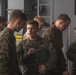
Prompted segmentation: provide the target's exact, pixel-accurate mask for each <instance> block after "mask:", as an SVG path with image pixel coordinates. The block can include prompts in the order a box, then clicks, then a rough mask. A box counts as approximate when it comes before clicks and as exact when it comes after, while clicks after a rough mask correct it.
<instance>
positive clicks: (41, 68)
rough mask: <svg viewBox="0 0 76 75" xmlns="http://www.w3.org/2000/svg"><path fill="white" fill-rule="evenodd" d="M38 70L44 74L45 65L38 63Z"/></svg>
mask: <svg viewBox="0 0 76 75" xmlns="http://www.w3.org/2000/svg"><path fill="white" fill-rule="evenodd" d="M38 71H39V73H40V74H45V72H46V67H45V65H40V66H39V67H38Z"/></svg>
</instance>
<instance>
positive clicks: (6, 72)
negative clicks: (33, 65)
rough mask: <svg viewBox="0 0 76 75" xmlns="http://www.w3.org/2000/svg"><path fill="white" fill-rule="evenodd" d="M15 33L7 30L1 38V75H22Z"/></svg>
mask: <svg viewBox="0 0 76 75" xmlns="http://www.w3.org/2000/svg"><path fill="white" fill-rule="evenodd" d="M17 63H18V62H17V57H16V44H15V37H14V35H13V32H12V31H11V30H10V29H8V28H6V30H5V31H4V33H3V35H2V36H1V37H0V75H21V72H20V70H19V68H18V64H17Z"/></svg>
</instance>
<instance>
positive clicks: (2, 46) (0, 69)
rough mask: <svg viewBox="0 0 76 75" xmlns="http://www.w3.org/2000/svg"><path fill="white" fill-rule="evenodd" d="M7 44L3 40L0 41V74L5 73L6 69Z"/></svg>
mask: <svg viewBox="0 0 76 75" xmlns="http://www.w3.org/2000/svg"><path fill="white" fill-rule="evenodd" d="M8 50H9V49H8V44H7V41H6V40H5V39H0V73H5V72H6V70H7V68H8Z"/></svg>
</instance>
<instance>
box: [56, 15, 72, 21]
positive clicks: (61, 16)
mask: <svg viewBox="0 0 76 75" xmlns="http://www.w3.org/2000/svg"><path fill="white" fill-rule="evenodd" d="M57 19H58V20H63V21H64V22H66V21H67V20H68V21H71V19H70V17H69V16H68V15H67V14H60V15H59V16H58V18H57Z"/></svg>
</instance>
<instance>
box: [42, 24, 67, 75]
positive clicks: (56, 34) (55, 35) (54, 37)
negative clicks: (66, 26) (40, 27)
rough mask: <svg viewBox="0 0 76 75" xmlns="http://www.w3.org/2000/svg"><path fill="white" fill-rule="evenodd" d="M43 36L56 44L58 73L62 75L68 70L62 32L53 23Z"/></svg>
mask: <svg viewBox="0 0 76 75" xmlns="http://www.w3.org/2000/svg"><path fill="white" fill-rule="evenodd" d="M42 37H43V38H45V39H47V40H48V41H49V42H52V43H53V44H54V47H55V49H56V52H57V57H58V59H57V61H58V62H57V68H56V70H57V73H58V75H62V73H63V72H64V71H65V70H66V62H65V58H64V55H63V52H62V47H63V42H62V32H61V31H59V30H58V29H57V28H56V27H55V25H52V26H50V27H49V28H47V29H46V30H45V31H44V33H43V34H42Z"/></svg>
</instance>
